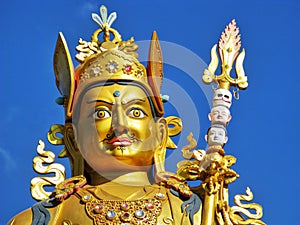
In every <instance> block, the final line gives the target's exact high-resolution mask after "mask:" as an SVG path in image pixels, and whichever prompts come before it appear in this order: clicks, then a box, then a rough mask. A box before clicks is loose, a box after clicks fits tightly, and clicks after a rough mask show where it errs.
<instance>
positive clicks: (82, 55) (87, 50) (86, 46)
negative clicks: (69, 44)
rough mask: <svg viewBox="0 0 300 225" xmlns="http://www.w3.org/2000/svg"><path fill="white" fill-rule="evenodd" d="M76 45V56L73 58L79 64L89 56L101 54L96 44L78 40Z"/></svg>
mask: <svg viewBox="0 0 300 225" xmlns="http://www.w3.org/2000/svg"><path fill="white" fill-rule="evenodd" d="M78 43H79V45H77V46H76V51H77V52H78V54H76V56H75V58H76V60H77V61H78V62H80V63H83V62H84V61H85V59H86V58H88V57H89V56H91V55H93V54H96V53H99V52H101V51H100V50H99V49H98V44H97V42H93V41H92V42H88V41H85V40H83V39H82V38H80V39H79V41H78Z"/></svg>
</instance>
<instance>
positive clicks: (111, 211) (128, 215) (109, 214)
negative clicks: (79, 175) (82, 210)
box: [85, 198, 162, 225]
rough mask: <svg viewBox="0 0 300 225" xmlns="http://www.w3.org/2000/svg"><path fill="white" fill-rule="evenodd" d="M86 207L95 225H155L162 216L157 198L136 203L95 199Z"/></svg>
mask: <svg viewBox="0 0 300 225" xmlns="http://www.w3.org/2000/svg"><path fill="white" fill-rule="evenodd" d="M85 206H86V211H87V213H88V215H89V216H90V217H91V218H92V219H93V220H94V224H95V225H101V224H107V225H114V224H122V223H128V224H147V225H155V224H156V222H157V217H158V216H159V215H160V214H161V208H162V203H161V202H160V200H159V199H155V198H154V199H143V200H136V201H110V200H98V199H93V200H91V201H88V202H87V203H86V204H85Z"/></svg>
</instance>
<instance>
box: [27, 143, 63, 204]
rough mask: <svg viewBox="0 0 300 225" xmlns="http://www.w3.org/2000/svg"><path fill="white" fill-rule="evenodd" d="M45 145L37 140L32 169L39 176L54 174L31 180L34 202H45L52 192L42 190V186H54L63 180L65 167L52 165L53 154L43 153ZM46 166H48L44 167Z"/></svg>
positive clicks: (49, 152)
mask: <svg viewBox="0 0 300 225" xmlns="http://www.w3.org/2000/svg"><path fill="white" fill-rule="evenodd" d="M44 148H45V143H44V142H43V141H41V140H39V144H38V146H37V153H38V154H39V156H36V157H35V158H34V159H33V169H34V170H35V171H36V172H37V173H39V174H54V176H51V177H50V176H45V177H35V178H33V179H32V180H31V195H32V197H33V198H34V199H35V200H38V201H39V200H45V199H47V198H48V197H49V196H50V195H51V193H52V192H48V191H46V190H45V189H44V186H55V185H57V184H59V183H61V182H62V181H64V180H65V167H64V166H63V165H61V164H59V163H54V160H55V154H54V153H53V152H51V151H44ZM45 163H46V164H49V165H47V166H45Z"/></svg>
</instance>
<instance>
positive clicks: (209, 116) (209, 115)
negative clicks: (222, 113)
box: [208, 113, 211, 121]
mask: <svg viewBox="0 0 300 225" xmlns="http://www.w3.org/2000/svg"><path fill="white" fill-rule="evenodd" d="M208 119H209V121H211V113H208Z"/></svg>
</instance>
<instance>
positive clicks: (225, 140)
mask: <svg viewBox="0 0 300 225" xmlns="http://www.w3.org/2000/svg"><path fill="white" fill-rule="evenodd" d="M227 141H228V137H227V136H226V137H225V138H224V144H226V143H227Z"/></svg>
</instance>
